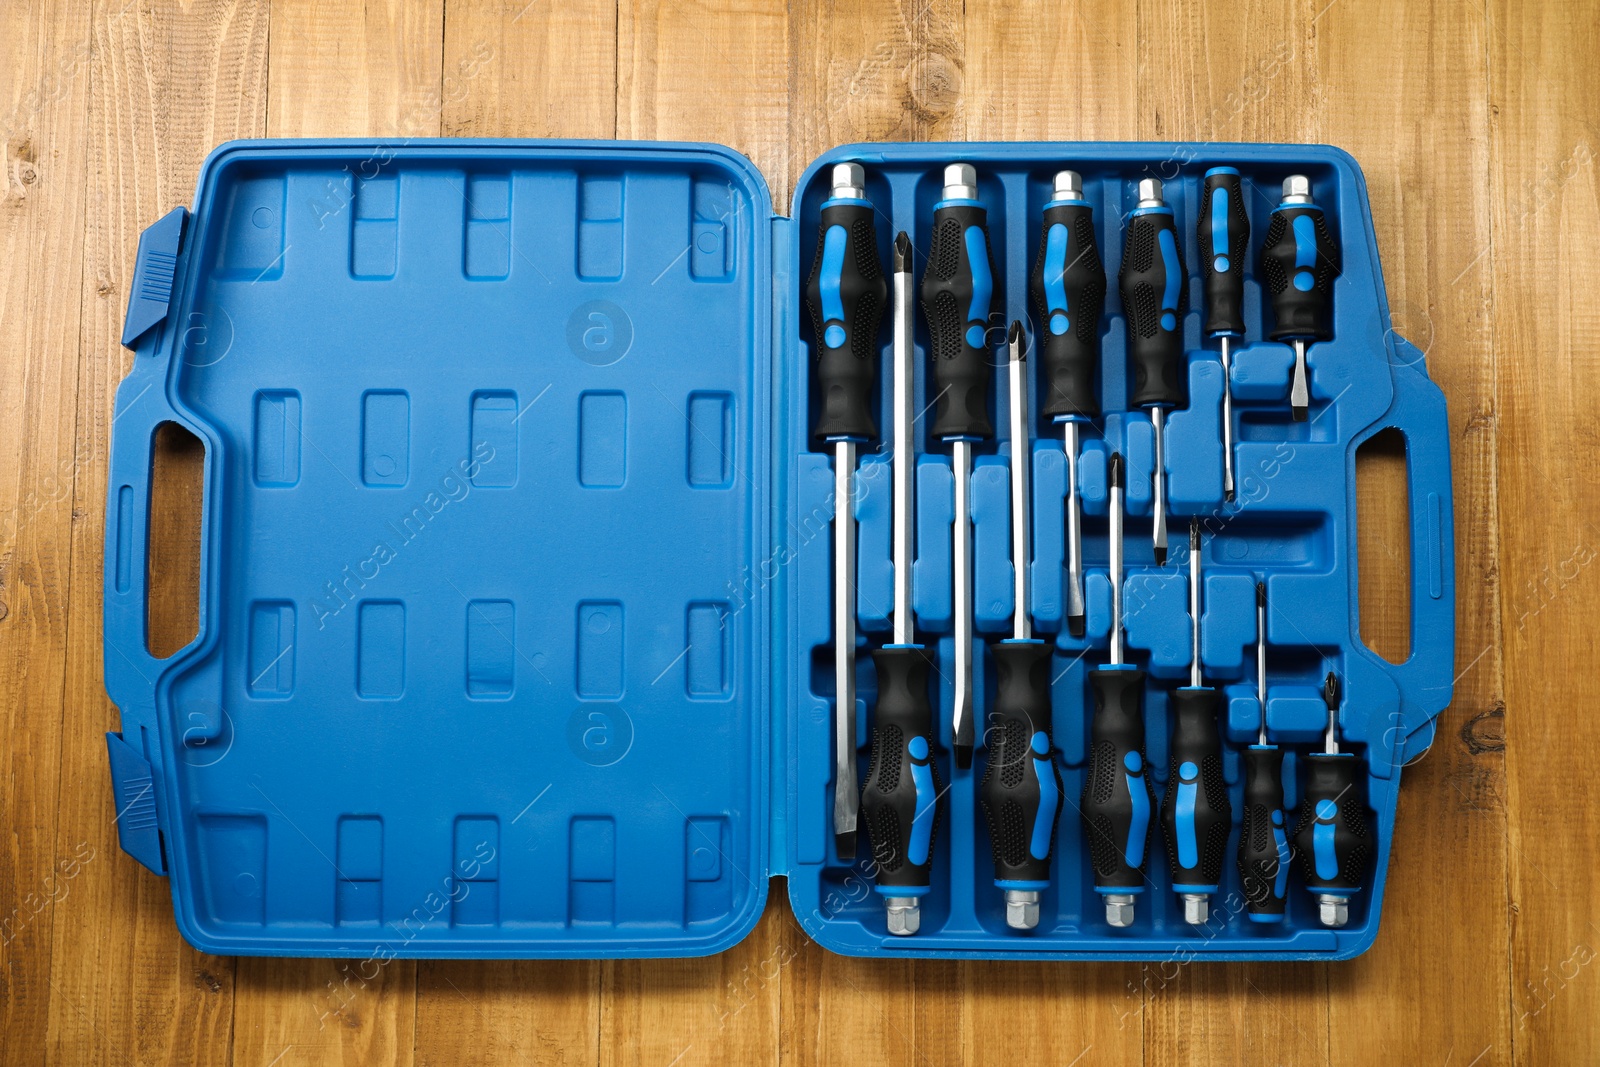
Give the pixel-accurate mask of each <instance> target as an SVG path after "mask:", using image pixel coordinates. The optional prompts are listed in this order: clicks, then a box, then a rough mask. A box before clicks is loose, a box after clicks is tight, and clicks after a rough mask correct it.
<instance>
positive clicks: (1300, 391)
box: [1261, 174, 1340, 422]
mask: <svg viewBox="0 0 1600 1067" xmlns="http://www.w3.org/2000/svg"><path fill="white" fill-rule="evenodd" d="M1339 270H1340V259H1339V245H1338V243H1337V242H1335V241H1334V239H1333V234H1332V233H1330V232H1329V230H1328V222H1327V219H1326V218H1324V217H1323V213H1322V209H1321V208H1319V207H1318V206H1317V205H1316V204H1315V203H1314V202H1313V201H1312V199H1311V179H1310V178H1307V177H1306V176H1305V175H1304V174H1291V175H1290V176H1289V177H1287V178H1285V179H1284V181H1283V201H1282V203H1280V204H1279V205H1278V207H1277V209H1276V210H1274V211H1273V213H1272V221H1271V222H1269V223H1268V224H1267V237H1266V240H1265V241H1264V242H1262V245H1261V280H1262V283H1263V284H1264V285H1265V287H1266V290H1267V293H1268V294H1269V295H1270V296H1271V298H1272V313H1273V317H1274V318H1275V319H1276V320H1277V324H1276V326H1275V327H1274V328H1273V330H1272V333H1271V334H1269V336H1270V337H1271V338H1272V339H1273V340H1274V341H1288V342H1289V343H1290V344H1292V345H1293V346H1294V380H1293V382H1292V383H1291V384H1290V387H1289V409H1290V411H1291V413H1292V414H1293V415H1294V418H1295V421H1296V422H1304V421H1306V416H1307V413H1308V411H1309V410H1310V407H1311V389H1310V381H1309V373H1310V372H1309V371H1308V370H1307V369H1306V349H1307V347H1308V346H1309V345H1310V344H1311V342H1313V341H1328V340H1332V338H1333V280H1334V278H1336V277H1338V275H1339Z"/></svg>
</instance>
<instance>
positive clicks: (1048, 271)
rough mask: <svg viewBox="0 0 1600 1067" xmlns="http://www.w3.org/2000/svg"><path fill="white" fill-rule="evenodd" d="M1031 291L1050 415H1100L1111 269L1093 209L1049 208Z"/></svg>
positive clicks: (1062, 205)
mask: <svg viewBox="0 0 1600 1067" xmlns="http://www.w3.org/2000/svg"><path fill="white" fill-rule="evenodd" d="M1028 291H1029V293H1030V294H1031V296H1032V297H1033V309H1034V313H1035V314H1037V315H1038V316H1039V331H1038V333H1037V334H1035V336H1036V337H1038V339H1039V349H1040V355H1041V356H1042V357H1043V362H1044V394H1043V395H1044V399H1043V402H1042V403H1041V404H1040V405H1039V409H1040V410H1041V411H1043V412H1044V413H1045V414H1046V415H1049V416H1052V417H1054V416H1057V415H1079V416H1082V417H1084V418H1094V417H1095V416H1097V415H1099V414H1100V398H1099V396H1097V395H1096V393H1095V387H1094V379H1095V368H1096V366H1097V365H1098V364H1099V362H1100V318H1101V315H1102V314H1103V313H1104V312H1105V305H1106V268H1105V266H1104V264H1102V263H1101V261H1100V249H1099V247H1098V246H1097V245H1096V244H1095V239H1094V211H1093V210H1092V209H1091V208H1090V207H1089V205H1088V204H1075V203H1056V204H1050V205H1048V206H1046V207H1045V209H1044V225H1043V229H1042V230H1041V231H1040V234H1039V254H1038V256H1037V257H1035V259H1034V262H1033V274H1032V276H1031V279H1030V281H1029V285H1028Z"/></svg>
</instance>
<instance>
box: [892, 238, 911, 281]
mask: <svg viewBox="0 0 1600 1067" xmlns="http://www.w3.org/2000/svg"><path fill="white" fill-rule="evenodd" d="M894 272H895V273H896V274H910V273H911V238H910V237H908V236H906V231H904V230H901V231H900V232H899V233H897V234H895V235H894Z"/></svg>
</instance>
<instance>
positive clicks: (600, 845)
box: [568, 815, 617, 923]
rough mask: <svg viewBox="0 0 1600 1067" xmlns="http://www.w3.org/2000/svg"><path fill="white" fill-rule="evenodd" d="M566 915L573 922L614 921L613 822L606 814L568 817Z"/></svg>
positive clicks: (615, 845)
mask: <svg viewBox="0 0 1600 1067" xmlns="http://www.w3.org/2000/svg"><path fill="white" fill-rule="evenodd" d="M571 848H572V855H571V857H570V867H569V870H570V871H571V874H570V876H569V877H570V879H571V883H570V885H569V890H570V898H569V901H568V909H569V917H570V919H571V921H572V922H575V923H614V922H616V881H615V879H616V871H617V824H616V820H614V819H613V818H612V817H611V816H609V815H579V816H576V817H574V818H573V820H572V830H571Z"/></svg>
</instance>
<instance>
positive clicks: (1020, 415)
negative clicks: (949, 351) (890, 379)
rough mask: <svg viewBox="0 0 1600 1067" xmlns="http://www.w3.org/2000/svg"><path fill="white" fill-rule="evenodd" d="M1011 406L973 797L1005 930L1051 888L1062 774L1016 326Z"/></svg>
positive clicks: (1022, 350) (1034, 910) (1028, 919)
mask: <svg viewBox="0 0 1600 1067" xmlns="http://www.w3.org/2000/svg"><path fill="white" fill-rule="evenodd" d="M1007 347H1008V349H1009V353H1008V354H1009V356H1010V360H1009V363H1008V365H1007V384H1008V387H1009V394H1010V400H1011V404H1010V407H1011V420H1010V429H1011V433H1010V437H1011V576H1012V584H1013V589H1014V591H1015V592H1014V600H1013V604H1014V607H1013V611H1012V616H1011V637H1010V638H1009V639H1008V640H1005V641H998V642H996V643H995V644H994V645H992V646H991V647H990V653H991V654H992V655H993V656H994V662H995V670H996V672H997V674H998V676H999V677H998V679H997V682H996V687H995V699H994V708H993V709H992V710H991V711H990V714H989V724H988V731H987V733H986V734H985V737H984V742H985V744H986V745H987V746H988V753H989V762H988V765H987V766H986V767H985V768H984V771H983V780H982V781H981V782H980V783H979V785H978V799H979V802H980V803H981V804H982V805H983V814H984V818H985V820H986V821H987V822H988V825H989V849H990V852H991V854H992V855H993V858H994V884H995V885H996V886H997V887H998V888H999V889H1000V890H1001V891H1002V892H1003V893H1004V894H1005V902H1006V925H1007V926H1009V927H1010V928H1011V929H1013V930H1032V929H1033V928H1035V927H1036V926H1038V925H1039V911H1040V907H1039V899H1040V894H1041V892H1042V891H1043V890H1044V889H1045V888H1046V887H1048V886H1049V884H1050V857H1051V854H1052V853H1053V852H1054V851H1055V843H1056V825H1057V822H1058V821H1059V819H1060V817H1061V771H1060V769H1059V768H1058V767H1057V766H1056V762H1055V750H1054V744H1053V742H1052V740H1051V713H1050V662H1051V659H1050V652H1051V646H1050V643H1049V642H1048V641H1040V640H1037V639H1035V638H1034V636H1033V620H1032V616H1031V615H1030V608H1029V598H1028V564H1029V561H1030V560H1031V558H1032V552H1031V549H1030V544H1031V536H1030V535H1031V528H1030V526H1029V518H1028V516H1029V507H1028V503H1029V501H1028V473H1029V472H1028V467H1029V464H1030V461H1031V460H1032V455H1033V453H1032V448H1031V446H1030V445H1029V444H1028V378H1027V375H1028V361H1027V349H1026V347H1025V345H1024V343H1023V334H1022V323H1021V322H1020V321H1019V322H1013V323H1012V324H1011V332H1010V334H1009V336H1008V338H1007Z"/></svg>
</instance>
